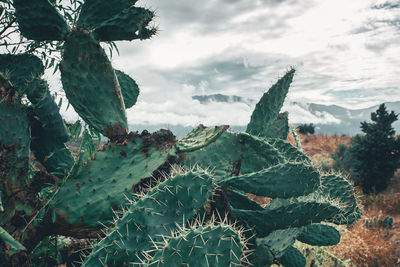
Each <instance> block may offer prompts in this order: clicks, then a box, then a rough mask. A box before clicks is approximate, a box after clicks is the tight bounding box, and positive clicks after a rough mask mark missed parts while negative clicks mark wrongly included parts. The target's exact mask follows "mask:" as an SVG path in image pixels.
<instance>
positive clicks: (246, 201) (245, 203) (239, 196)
mask: <svg viewBox="0 0 400 267" xmlns="http://www.w3.org/2000/svg"><path fill="white" fill-rule="evenodd" d="M224 192H225V194H226V197H227V198H228V201H229V205H230V206H231V207H233V208H235V209H246V210H263V209H264V208H263V207H261V206H260V204H258V203H257V202H255V201H254V200H251V199H250V198H248V197H247V196H246V195H245V193H242V192H240V191H239V190H236V189H234V188H229V189H228V190H225V191H224Z"/></svg>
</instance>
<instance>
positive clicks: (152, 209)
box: [84, 172, 215, 266]
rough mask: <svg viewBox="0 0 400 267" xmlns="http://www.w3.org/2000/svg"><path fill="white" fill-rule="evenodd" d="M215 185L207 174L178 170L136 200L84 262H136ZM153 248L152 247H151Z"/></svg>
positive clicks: (195, 210) (193, 211)
mask: <svg viewBox="0 0 400 267" xmlns="http://www.w3.org/2000/svg"><path fill="white" fill-rule="evenodd" d="M214 188H215V185H214V183H213V181H212V179H211V177H209V176H208V175H207V174H205V173H196V172H189V173H186V174H177V175H175V176H174V177H171V178H169V179H167V180H166V181H164V182H162V183H160V184H159V185H157V186H156V187H155V188H153V189H152V190H151V191H150V192H148V193H147V194H146V195H144V196H143V197H142V198H141V199H140V200H138V201H136V202H135V203H134V204H132V205H131V207H129V209H128V210H127V211H126V212H125V213H124V214H123V215H122V217H121V218H120V219H118V220H117V221H116V223H115V226H114V227H113V228H111V229H110V230H109V232H108V234H107V237H105V238H104V239H103V240H102V241H100V242H99V243H98V244H97V246H96V247H95V248H94V249H93V252H92V253H91V254H90V255H89V256H88V257H87V258H86V260H85V262H84V265H85V266H99V264H101V263H103V264H108V265H109V266H122V265H124V264H125V265H127V264H134V263H136V264H139V263H141V262H142V261H143V259H145V258H146V257H148V256H149V255H150V256H152V255H153V254H154V252H153V253H151V251H152V250H153V249H152V248H153V243H154V242H160V241H162V240H163V237H162V236H168V235H170V233H171V231H173V232H174V231H176V230H177V225H182V224H184V223H185V222H186V220H190V219H191V218H193V217H194V216H195V215H196V214H197V213H198V212H199V211H201V210H203V209H204V208H205V206H206V205H207V204H208V201H209V200H210V198H211V195H212V193H213V191H214ZM153 251H154V250H153Z"/></svg>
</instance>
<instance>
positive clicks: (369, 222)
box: [364, 211, 394, 229]
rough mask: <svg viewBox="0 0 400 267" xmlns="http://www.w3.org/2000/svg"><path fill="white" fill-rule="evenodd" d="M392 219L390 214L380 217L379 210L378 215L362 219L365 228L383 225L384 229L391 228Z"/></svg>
mask: <svg viewBox="0 0 400 267" xmlns="http://www.w3.org/2000/svg"><path fill="white" fill-rule="evenodd" d="M393 222H394V219H393V217H391V216H386V217H385V218H383V219H382V211H380V212H379V216H378V218H377V217H374V218H372V219H364V223H365V226H366V227H367V228H375V227H383V228H385V229H392V228H393Z"/></svg>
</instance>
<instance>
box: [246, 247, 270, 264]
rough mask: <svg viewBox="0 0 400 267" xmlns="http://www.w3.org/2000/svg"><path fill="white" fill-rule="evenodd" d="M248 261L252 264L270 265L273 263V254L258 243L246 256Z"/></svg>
mask: <svg viewBox="0 0 400 267" xmlns="http://www.w3.org/2000/svg"><path fill="white" fill-rule="evenodd" d="M248 258H249V261H250V263H251V264H253V266H260V267H261V266H262V267H266V266H271V265H272V264H273V263H274V256H273V255H272V253H271V251H270V250H269V249H268V248H267V247H266V246H265V245H263V244H258V245H256V247H255V248H254V251H253V253H252V254H250V256H249V257H248Z"/></svg>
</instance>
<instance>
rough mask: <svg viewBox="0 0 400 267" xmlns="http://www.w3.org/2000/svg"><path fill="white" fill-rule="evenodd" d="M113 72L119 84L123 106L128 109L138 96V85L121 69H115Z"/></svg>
mask: <svg viewBox="0 0 400 267" xmlns="http://www.w3.org/2000/svg"><path fill="white" fill-rule="evenodd" d="M115 74H116V75H117V79H118V82H119V85H120V86H121V92H122V96H123V99H124V104H125V108H126V109H128V108H131V107H133V106H134V105H135V104H136V101H137V98H138V96H139V86H138V85H137V83H136V82H135V80H134V79H132V78H131V77H129V75H127V74H125V73H123V72H122V71H120V70H115Z"/></svg>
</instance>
